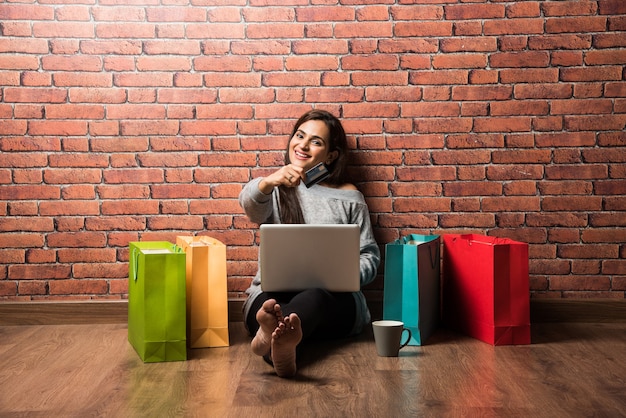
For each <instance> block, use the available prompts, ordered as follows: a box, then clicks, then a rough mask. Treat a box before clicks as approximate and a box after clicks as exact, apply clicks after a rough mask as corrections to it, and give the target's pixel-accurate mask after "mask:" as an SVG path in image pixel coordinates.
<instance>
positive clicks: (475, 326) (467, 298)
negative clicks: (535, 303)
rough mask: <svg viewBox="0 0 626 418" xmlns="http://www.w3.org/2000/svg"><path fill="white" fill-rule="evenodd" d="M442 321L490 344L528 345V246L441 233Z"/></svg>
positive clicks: (493, 238) (487, 238)
mask: <svg viewBox="0 0 626 418" xmlns="http://www.w3.org/2000/svg"><path fill="white" fill-rule="evenodd" d="M443 243H444V250H443V251H444V252H443V286H442V300H443V301H442V312H443V322H444V323H445V324H446V325H448V326H450V327H451V328H453V329H456V330H458V331H461V332H463V333H465V334H467V335H469V336H472V337H474V338H477V339H479V340H482V341H484V342H487V343H489V344H492V345H510V344H530V289H529V279H528V244H526V243H523V242H517V241H513V240H511V239H508V238H496V237H488V236H483V235H477V234H466V235H458V234H449V235H444V236H443Z"/></svg>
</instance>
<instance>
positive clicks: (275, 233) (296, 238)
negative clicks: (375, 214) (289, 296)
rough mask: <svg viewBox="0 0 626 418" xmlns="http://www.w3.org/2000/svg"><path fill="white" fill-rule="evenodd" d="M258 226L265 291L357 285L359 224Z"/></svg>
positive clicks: (351, 289)
mask: <svg viewBox="0 0 626 418" xmlns="http://www.w3.org/2000/svg"><path fill="white" fill-rule="evenodd" d="M260 230H261V244H260V259H259V263H260V268H261V289H263V291H264V292H288V291H299V290H305V289H312V288H322V289H326V290H329V291H331V292H356V291H358V290H359V289H360V261H359V260H360V256H359V255H360V239H359V233H360V232H359V226H358V225H345V224H339V225H338V224H329V225H328V224H324V225H319V224H297V225H294V224H263V225H261V228H260Z"/></svg>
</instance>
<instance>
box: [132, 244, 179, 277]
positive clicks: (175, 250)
mask: <svg viewBox="0 0 626 418" xmlns="http://www.w3.org/2000/svg"><path fill="white" fill-rule="evenodd" d="M170 250H171V251H172V252H173V253H182V252H184V251H183V248H182V247H180V246H178V245H176V244H172V245H171V246H170ZM140 252H141V251H140V249H139V248H138V247H133V253H132V254H131V257H132V261H133V273H134V280H135V281H137V274H138V273H139V253H140Z"/></svg>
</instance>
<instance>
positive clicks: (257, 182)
mask: <svg viewBox="0 0 626 418" xmlns="http://www.w3.org/2000/svg"><path fill="white" fill-rule="evenodd" d="M320 162H323V163H325V164H326V166H327V167H328V170H329V171H330V176H329V177H328V178H326V179H325V180H324V181H323V182H322V183H320V184H317V185H313V186H311V187H310V188H307V187H306V186H305V185H304V183H303V179H304V178H305V177H304V176H305V172H306V171H307V170H308V169H310V168H312V167H313V166H315V165H316V164H318V163H320ZM347 164H348V144H347V139H346V134H345V132H344V130H343V127H342V126H341V122H339V120H338V119H337V118H336V117H334V116H333V115H332V114H330V113H329V112H326V111H322V110H311V111H309V112H307V113H305V114H304V115H303V116H302V117H300V119H299V120H298V121H297V122H296V124H295V126H294V128H293V132H292V134H291V137H290V140H289V143H288V144H287V150H286V154H285V165H284V166H283V167H281V168H279V169H278V170H276V171H275V172H273V173H271V174H269V175H268V176H267V177H260V178H256V179H254V180H252V181H250V182H249V183H248V184H247V185H246V186H245V187H244V188H243V190H242V191H241V194H240V195H239V203H240V204H241V206H242V207H243V209H244V210H245V212H246V215H247V216H248V218H250V220H251V221H252V222H256V223H258V224H262V223H312V224H313V223H315V224H331V223H337V224H358V225H359V226H360V231H361V232H360V241H361V253H360V267H361V272H360V280H361V286H364V285H366V284H368V283H370V282H372V281H373V280H374V278H375V277H376V272H377V268H378V265H379V263H380V251H379V248H378V245H377V244H376V241H375V240H374V236H373V232H372V226H371V221H370V215H369V210H368V208H367V205H366V203H365V199H364V198H363V195H362V194H361V193H360V192H359V191H358V190H357V189H356V187H355V186H354V185H352V184H350V183H347V182H346V176H347ZM261 279H262V278H261V277H260V273H257V275H256V276H255V278H254V280H253V281H252V284H251V286H250V288H249V289H248V290H247V291H246V293H247V294H248V298H247V300H246V302H245V303H244V320H245V324H246V327H247V329H248V331H249V332H250V334H251V335H252V336H253V340H252V351H253V352H254V353H255V354H257V355H260V356H263V357H264V358H265V359H266V360H268V361H269V362H270V363H272V364H273V365H274V369H275V371H276V373H277V374H278V375H279V376H281V377H290V376H293V375H294V374H295V373H296V368H297V367H296V347H297V346H298V344H299V343H300V342H301V341H302V340H303V339H305V340H306V339H326V338H341V337H346V336H350V335H355V334H357V333H359V332H361V330H362V329H363V326H364V325H366V324H367V323H369V321H370V313H369V310H368V308H367V304H366V302H365V297H364V296H363V293H362V292H360V291H359V292H355V293H333V292H328V291H326V290H323V289H309V290H305V291H302V292H297V293H291V292H290V293H272V294H267V293H264V292H262V290H261V287H260V284H261Z"/></svg>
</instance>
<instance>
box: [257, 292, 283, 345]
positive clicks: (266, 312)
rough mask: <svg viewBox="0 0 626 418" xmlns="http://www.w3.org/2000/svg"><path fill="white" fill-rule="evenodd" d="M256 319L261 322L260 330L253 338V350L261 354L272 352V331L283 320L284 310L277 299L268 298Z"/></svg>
mask: <svg viewBox="0 0 626 418" xmlns="http://www.w3.org/2000/svg"><path fill="white" fill-rule="evenodd" d="M256 320H257V321H258V323H259V330H258V331H257V333H256V335H255V336H254V338H253V339H252V344H251V346H252V352H253V353H254V354H257V355H259V356H264V355H266V354H268V353H269V352H270V348H271V343H272V333H273V332H274V330H275V329H276V327H278V324H279V323H281V322H282V321H283V312H282V311H281V310H280V305H279V304H278V303H276V299H268V300H266V301H265V302H264V303H263V306H262V307H261V309H259V311H258V312H257V313H256Z"/></svg>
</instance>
